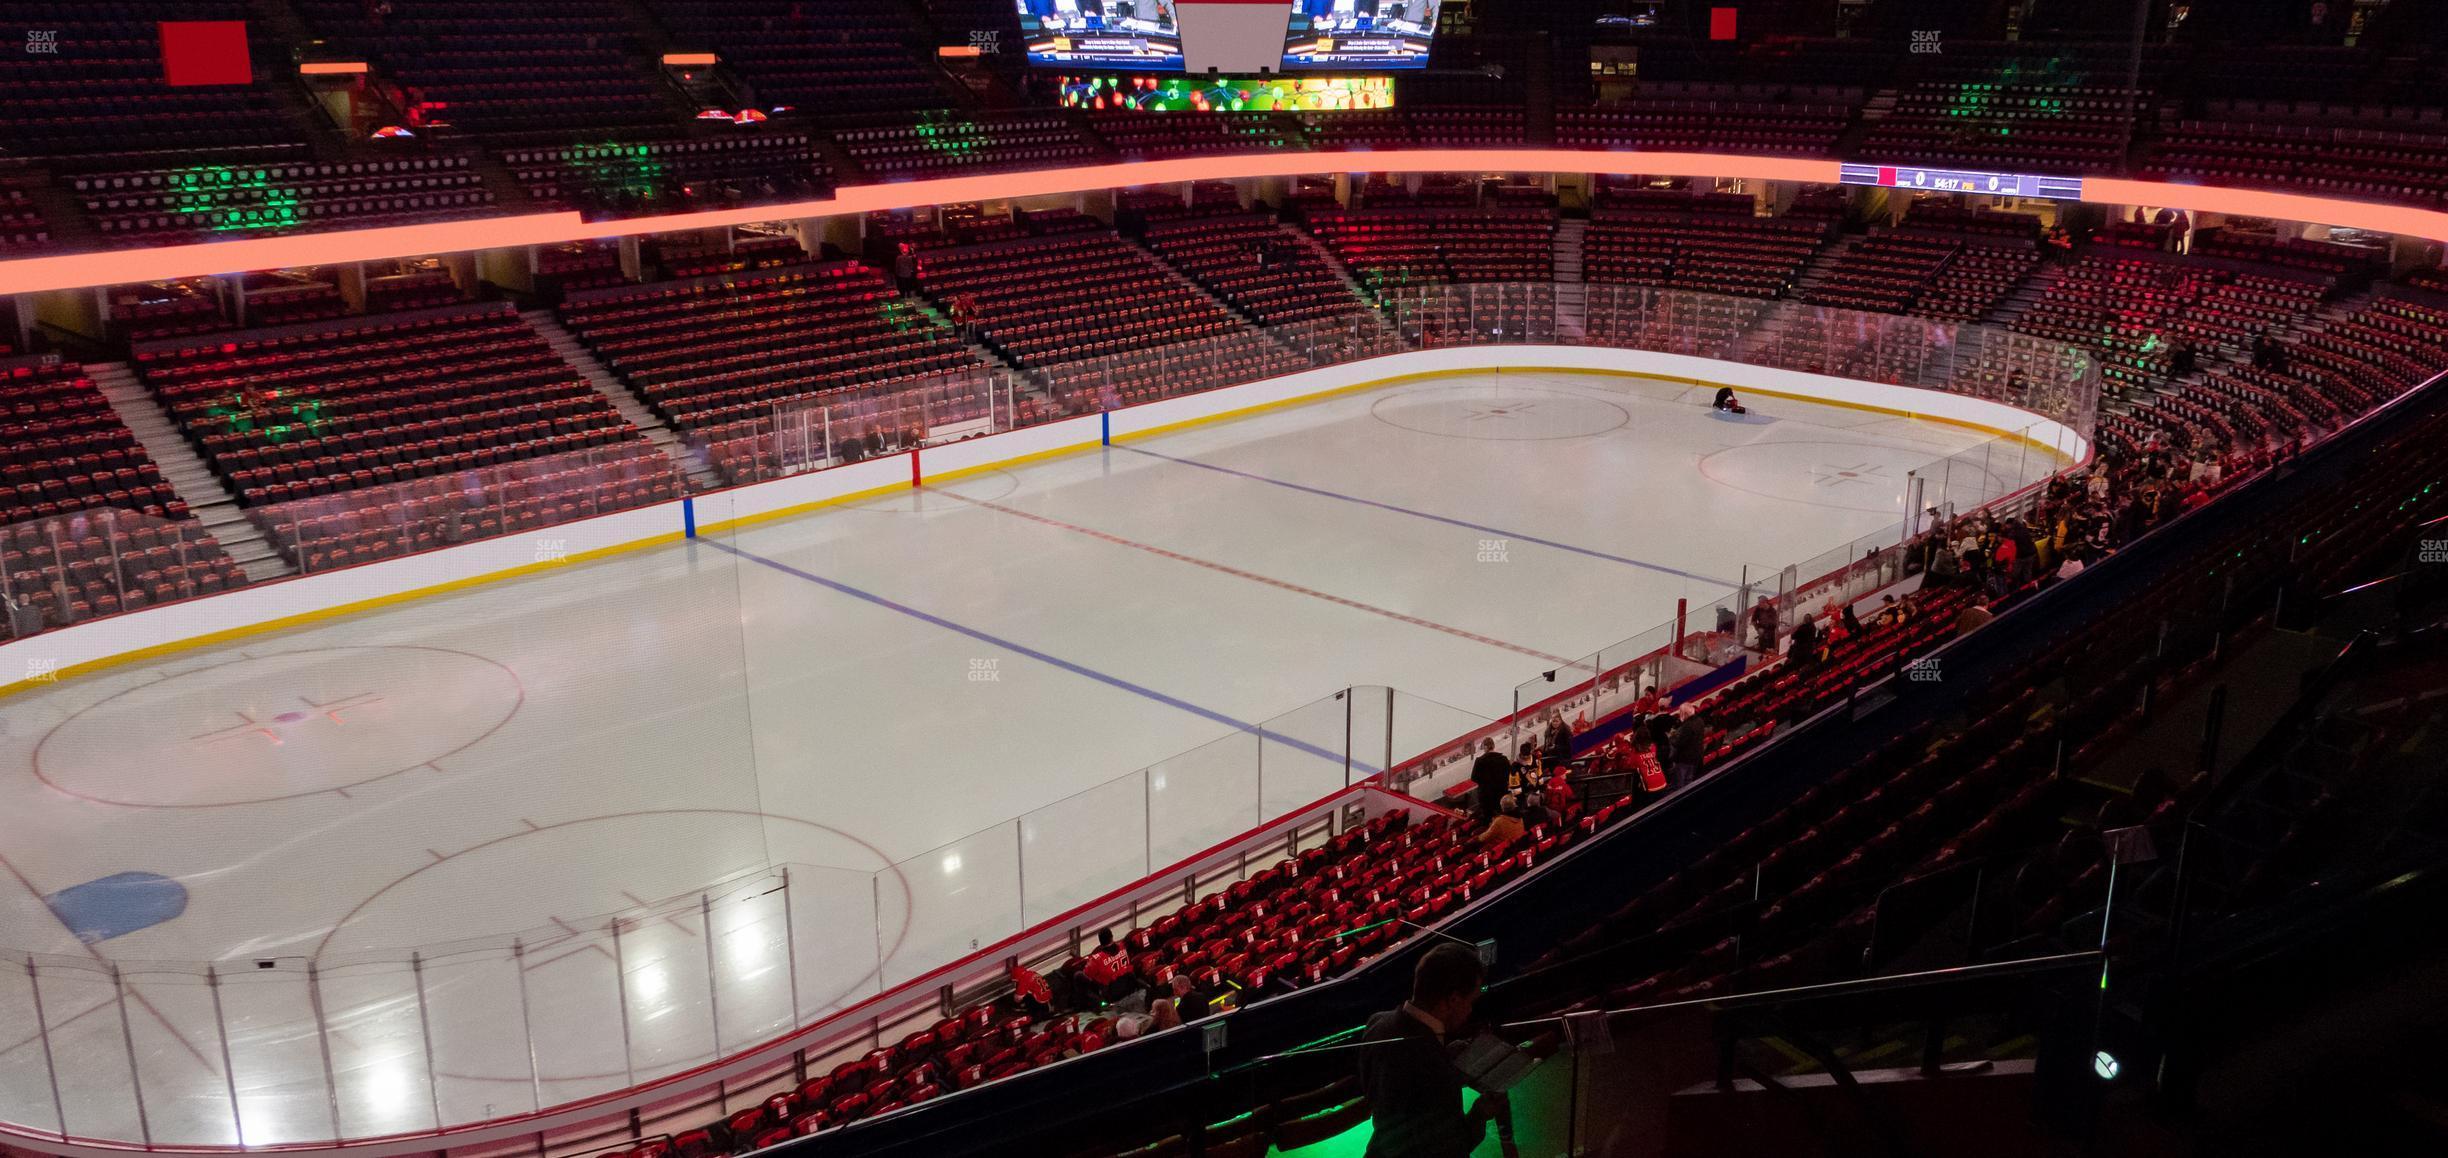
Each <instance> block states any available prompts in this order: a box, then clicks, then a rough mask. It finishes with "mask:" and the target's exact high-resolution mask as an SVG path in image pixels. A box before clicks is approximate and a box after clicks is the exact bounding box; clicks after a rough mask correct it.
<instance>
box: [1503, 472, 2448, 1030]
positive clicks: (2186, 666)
mask: <svg viewBox="0 0 2448 1158" xmlns="http://www.w3.org/2000/svg"><path fill="white" fill-rule="evenodd" d="M2374 461H2375V462H2376V463H2388V464H2389V465H2386V466H2381V467H2378V468H2376V469H2375V470H2374V471H2373V472H2372V473H2373V474H2374V475H2376V476H2384V477H2372V478H2367V479H2365V480H2362V481H2363V482H2364V483H2366V484H2368V485H2367V486H2357V487H2355V488H2351V490H2348V491H2342V492H2340V493H2339V494H2337V495H2336V496H2334V497H2332V498H2330V499H2328V500H2326V501H2324V502H2317V503H2311V504H2301V505H2298V506H2297V507H2296V508H2295V509H2292V510H2287V511H2284V512H2283V519H2282V521H2280V522H2279V523H2278V524H2277V525H2274V526H2261V527H2253V528H2249V529H2247V530H2246V531H2244V532H2242V533H2240V534H2239V535H2238V536H2237V537H2236V539H2235V540H2234V541H2232V542H2231V543H2230V544H2229V548H2230V549H2229V550H2226V551H2224V552H2212V551H2205V552H2204V557H2205V558H2211V557H2225V556H2237V557H2241V556H2245V555H2250V556H2252V557H2255V558H2259V559H2264V560H2266V561H2267V562H2269V563H2270V564H2272V565H2271V566H2268V567H2263V568H2257V569H2256V568H2245V569H2241V570H2238V569H2233V568H2225V567H2219V568H2201V569H2196V570H2192V571H2189V572H2185V573H2184V575H2185V577H2184V578H2183V579H2180V580H2178V581H2176V582H2172V583H2168V584H2165V585H2163V586H2161V587H2160V588H2158V589H2156V590H2154V591H2152V592H2150V593H2149V594H2148V595H2147V596H2146V597H2144V598H2142V599H2140V600H2135V601H2132V602H2129V603H2126V604H2122V605H2119V606H2117V607H2115V608H2113V609H2111V610H2110V612H2109V615H2108V618H2107V619H2105V620H2104V621H2101V622H2097V623H2092V624H2088V625H2085V626H2084V627H2083V628H2082V629H2080V630H2068V631H2067V632H2066V633H2065V634H2064V635H2063V636H2062V637H2061V639H2060V641H2059V642H2058V643H2057V644H2056V646H2055V647H2054V649H2053V650H2051V651H2049V652H2046V653H2044V654H2042V655H2041V656H2039V657H2038V658H2037V659H2035V660H2033V661H2032V662H2031V663H2029V664H2028V665H2027V666H2026V667H2025V669H2024V671H2023V673H2022V674H2021V675H2020V676H2019V677H2016V678H2008V679H2005V680H2001V681H2000V682H1999V685H1998V686H1999V688H2000V690H1999V691H1998V692H1996V693H1994V694H1993V695H1991V696H1989V697H1988V698H1987V701H1986V703H1985V705H1983V706H1981V707H1979V708H1977V709H1976V710H1975V711H1974V712H1973V713H1972V715H1971V718H1970V720H1969V722H1968V724H1967V725H1966V726H1964V727H1962V728H1960V729H1951V730H1944V731H1942V730H1940V729H1938V728H1935V727H1932V726H1930V725H1923V726H1922V727H1920V728H1919V729H1916V730H1915V731H1914V732H1912V733H1911V734H1909V735H1908V736H1907V737H1906V738H1905V740H1904V741H1902V742H1900V743H1897V744H1895V745H1892V746H1890V747H1888V748H1886V749H1884V750H1882V751H1880V752H1877V753H1873V754H1872V755H1870V756H1867V757H1864V758H1863V759H1862V760H1860V761H1857V762H1856V763H1854V764H1852V765H1849V766H1847V767H1846V768H1844V769H1841V770H1839V771H1837V772H1836V773H1835V774H1834V775H1833V776H1831V777H1830V778H1829V779H1827V780H1826V781H1825V782H1823V783H1820V784H1818V785H1815V786H1814V787H1812V788H1811V789H1809V790H1808V791H1806V792H1805V793H1803V794H1802V796H1800V797H1799V798H1798V799H1796V800H1794V801H1793V802H1791V803H1789V804H1787V805H1786V806H1784V807H1783V808H1781V809H1779V810H1778V811H1776V812H1775V813H1773V814H1772V815H1770V816H1768V817H1767V818H1765V819H1764V820H1762V821H1761V822H1759V823H1757V824H1754V825H1752V826H1750V827H1749V828H1747V829H1746V830H1745V831H1743V832H1742V833H1741V834H1739V835H1738V836H1737V837H1736V838H1735V839H1733V840H1731V841H1729V842H1727V843H1726V844H1724V845H1721V846H1720V847H1718V848H1717V849H1715V850H1713V851H1712V852H1710V853H1709V854H1708V855H1707V856H1705V857H1703V858H1702V859H1700V860H1699V861H1697V862H1694V863H1693V864H1692V865H1690V866H1689V867H1687V868H1685V869H1684V870H1682V871H1680V872H1678V873H1675V874H1673V875H1671V876H1669V877H1668V878H1667V879H1666V880H1664V881H1663V882H1661V883H1660V884H1658V885H1657V886H1654V887H1652V888H1649V889H1645V890H1643V891H1642V892H1641V893H1640V894H1639V895H1637V896H1635V897H1634V898H1632V899H1631V900H1630V901H1629V902H1627V903H1626V904H1624V905H1623V906H1621V907H1620V908H1618V909H1617V910H1616V911H1615V912H1614V913H1612V914H1610V915H1609V916H1608V917H1607V918H1605V919H1604V920H1602V921H1600V922H1598V923H1597V924H1595V925H1594V926H1593V927H1591V928H1590V929H1589V930H1588V931H1587V932H1585V933H1582V934H1579V935H1577V936H1575V937H1574V938H1572V939H1571V940H1569V941H1567V942H1566V943H1565V944H1564V945H1563V946H1561V947H1560V948H1559V949H1558V950H1557V951H1555V952H1554V953H1552V954H1550V955H1549V958H1548V960H1547V962H1543V963H1552V962H1554V961H1558V960H1561V959H1566V958H1570V957H1573V956H1577V955H1581V954H1585V953H1588V952H1592V951H1596V950H1599V949H1602V948H1604V947H1606V946H1608V945H1611V944H1614V943H1617V942H1620V941H1623V940H1626V939H1629V938H1636V937H1641V936H1647V935H1651V934H1654V933H1658V932H1664V931H1668V930H1673V929H1677V928H1683V927H1690V926H1692V925H1693V923H1695V922H1698V921H1702V920H1708V919H1712V918H1714V919H1718V920H1724V919H1727V918H1733V917H1742V918H1743V919H1741V920H1740V921H1739V923H1736V924H1734V925H1732V926H1731V929H1732V931H1731V933H1730V934H1729V936H1728V937H1727V938H1726V939H1725V940H1722V941H1719V942H1717V943H1716V944H1714V945H1711V946H1709V947H1707V948H1705V949H1703V950H1701V951H1700V952H1698V953H1697V954H1693V955H1691V956H1690V957H1688V958H1686V959H1683V960H1679V961H1676V962H1674V963H1673V964H1670V965H1668V966H1667V967H1665V968H1663V969H1659V970H1657V971H1655V972H1651V973H1649V974H1648V975H1646V976H1642V977H1637V978H1634V979H1629V980H1626V981H1621V982H1617V983H1615V984H1612V985H1609V986H1607V987H1606V988H1605V989H1604V990H1603V991H1602V992H1597V993H1593V994H1590V995H1589V996H1588V997H1587V998H1586V999H1584V1000H1579V1001H1572V1002H1567V1003H1564V1004H1562V1005H1561V1006H1559V1008H1561V1009H1572V1008H1599V1007H1604V1008H1618V1007H1622V1006H1625V1005H1639V1004H1646V1003H1651V1002H1658V1001H1670V1000H1678V999H1688V998H1695V997H1706V996H1712V995H1721V994H1724V993H1728V992H1739V991H1745V990H1752V989H1758V988H1768V987H1775V986H1780V985H1789V984H1803V983H1808V982H1810V981H1813V980H1818V979H1820V978H1822V977H1825V976H1828V975H1829V972H1828V971H1829V970H1831V969H1835V970H1844V971H1847V972H1850V971H1855V970H1858V969H1859V968H1860V964H1861V962H1862V961H1863V959H1864V957H1863V955H1864V953H1865V952H1866V951H1868V950H1870V949H1871V948H1873V947H1874V943H1873V940H1872V933H1873V928H1874V926H1873V920H1874V913H1875V912H1876V910H1877V904H1876V900H1877V897H1878V894H1879V893H1880V891H1881V890H1882V889H1883V888H1884V887H1885V886H1886V885H1887V884H1889V883H1890V882H1893V881H1897V880H1903V879H1910V878H1924V879H1926V878H1930V877H1931V876H1932V874H1936V873H1939V872H1942V871H1944V870H1947V869H1950V868H1953V867H1956V866H1960V865H1967V864H1971V863H1974V862H1978V861H1983V860H1987V861H1989V863H1990V864H1991V865H1992V866H1993V867H1992V869H1991V870H1990V872H1989V873H1987V874H1984V875H1985V877H1987V878H1988V880H1989V882H1990V883H1989V885H1988V887H1987V889H1986V890H1985V891H1984V894H1983V897H1984V899H1983V900H1982V901H1981V902H1980V905H1981V908H1982V912H1983V914H1984V918H1983V921H1982V925H1983V927H1984V928H1986V929H1987V930H1988V931H1989V936H1988V937H1986V938H1984V939H1983V940H1982V941H1981V942H1977V943H1974V944H1973V945H1972V946H1971V948H1972V949H1973V950H1974V951H1975V952H1984V953H1993V954H1995V955H1997V956H1999V957H2013V956H2023V955H2036V954H2044V953H2047V952H2052V951H2064V950H2065V949H2068V948H2078V947H2085V946H2089V945H2095V944H2097V937H2098V931H2099V929H2100V928H2101V925H2100V922H2099V919H2098V913H2099V908H2100V906H2101V905H2103V904H2104V903H2105V902H2106V894H2107V879H2106V878H2107V868H2108V866H2107V863H2106V859H2105V856H2104V854H2103V852H2102V847H2103V842H2102V840H2101V836H2100V834H2101V832H2102V831H2103V830H2105V829H2108V828H2114V827H2122V826H2127V825H2142V826H2145V827H2148V828H2149V829H2151V830H2152V832H2153V834H2154V835H2155V836H2156V837H2157V838H2158V839H2159V840H2161V841H2162V842H2171V841H2173V840H2174V839H2175V837H2176V829H2177V828H2178V827H2179V826H2180V825H2181V824H2182V823H2183V817H2184V815H2185V813H2186V812H2187V811H2188V810H2189V809H2190V806H2191V805H2192V804H2193V803H2194V802H2196V801H2198V800H2199V799H2200V798H2201V793H2202V792H2203V790H2204V788H2205V786H2206V783H2207V781H2206V779H2205V777H2204V776H2203V775H2202V774H2200V773H2194V774H2190V775H2177V776H2145V777H2144V778H2143V779H2142V780H2141V781H2140V782H2138V783H2135V784H2133V785H2131V786H2130V788H2127V787H2121V786H2118V785H2116V784H2113V783H2108V782H2094V781H2092V780H2089V779H2086V777H2087V776H2088V775H2089V774H2090V773H2092V772H2094V771H2095V770H2097V769H2099V768H2100V766H2101V765H2102V763H2103V762H2104V760H2105V759H2106V757H2107V756H2109V755H2110V754H2112V753H2114V752H2115V751H2116V749H2117V747H2118V746H2119V744H2121V743H2122V742H2123V740H2124V739H2125V738H2127V737H2129V736H2131V735H2134V734H2135V733H2137V732H2138V731H2139V729H2140V726H2141V725H2142V723H2143V722H2144V721H2145V720H2146V719H2147V718H2148V716H2147V712H2148V711H2149V708H2148V705H2151V704H2155V703H2161V702H2167V701H2170V700H2171V699H2172V698H2174V697H2175V696H2176V695H2177V694H2179V692H2180V691H2181V690H2182V689H2184V688H2186V687H2188V686H2189V685H2194V684H2198V683H2199V682H2200V680H2201V678H2202V673H2203V671H2204V668H2205V666H2206V663H2207V662H2208V660H2209V658H2210V649H2211V647H2212V646H2213V644H2212V641H2213V640H2214V639H2216V638H2217V637H2218V633H2216V632H2183V633H2177V634H2175V635H2174V636H2170V635H2169V634H2167V633H2162V632H2159V631H2156V630H2154V628H2155V626H2156V625H2157V624H2158V623H2160V622H2162V621H2164V620H2166V619H2168V618H2170V617H2172V616H2178V615H2182V614H2184V613H2187V612H2192V611H2197V610H2198V609H2200V608H2202V607H2211V606H2218V607H2225V606H2228V605H2229V604H2230V601H2232V604H2233V606H2235V607H2237V608H2248V607H2260V606H2266V605H2267V600H2266V598H2257V597H2251V596H2249V595H2247V594H2246V593H2245V592H2243V591H2241V590H2239V589H2236V588H2234V587H2232V586H2230V585H2233V584H2234V583H2235V582H2236V580H2237V577H2238V576H2243V577H2244V578H2245V582H2246V583H2247V584H2253V583H2260V584H2268V583H2271V582H2274V580H2275V576H2276V575H2277V574H2278V573H2279V572H2280V570H2281V569H2280V568H2278V567H2277V566H2275V564H2276V562H2277V561H2278V560H2279V559H2280V558H2290V557H2291V558H2295V559H2296V560H2297V561H2298V563H2299V564H2301V565H2302V566H2303V567H2304V569H2305V570H2306V571H2307V572H2310V573H2313V574H2317V575H2318V576H2319V578H2318V579H2316V580H2313V581H2311V582H2310V583H2309V584H2308V587H2309V589H2314V590H2327V589H2333V588H2334V586H2335V584H2336V583H2337V582H2339V581H2341V580H2342V578H2343V577H2344V576H2347V575H2349V574H2352V573H2353V572H2354V570H2355V568H2356V567H2357V566H2358V565H2359V564H2360V563H2361V562H2362V561H2364V560H2366V559H2369V558H2372V557H2375V556H2376V555H2378V554H2380V553H2382V552H2384V551H2385V550H2386V549H2387V548H2386V547H2385V546H2383V545H2384V544H2386V543H2388V542H2390V535H2391V532H2392V529H2393V528H2398V527H2402V526H2404V525H2407V524H2408V522H2409V515H2408V512H2407V509H2406V508H2405V507H2403V506H2401V505H2400V504H2399V503H2398V502H2397V501H2396V499H2395V495H2397V494H2399V493H2401V492H2403V491H2419V490H2422V489H2427V488H2426V487H2425V484H2426V482H2427V481H2428V480H2427V476H2426V475H2425V474H2424V470H2425V469H2426V468H2425V467H2424V466H2423V465H2422V464H2419V463H2408V462H2405V461H2403V460H2402V459H2375V460H2374ZM2373 496H2387V497H2386V499H2385V500H2375V498H2374V497H2373ZM2272 514H2273V515H2274V516H2276V515H2279V514H2281V513H2280V512H2272ZM2413 517H2415V518H2419V514H2417V515H2415V516H2413ZM2307 531H2309V532H2313V533H2312V534H2308V535H2307V534H2304V532H2307ZM2299 537H2300V539H2301V542H2302V543H2303V544H2317V546H2314V547H2312V548H2311V549H2308V550H2298V549H2296V548H2297V544H2296V542H2295V541H2296V540H2297V539H2298V538H2299ZM2256 576H2257V577H2258V578H2256ZM2262 594H2263V595H2266V592H2263V593H2262ZM2235 618H2237V619H2241V618H2242V614H2240V613H2237V614H2235ZM2267 622H2268V620H2267V616H2266V614H2263V615H2261V616H2260V617H2259V618H2258V619H2257V620H2255V621H2253V622H2250V623H2245V624H2244V625H2243V630H2245V631H2251V630H2254V629H2255V628H2257V627H2259V626H2266V624H2267ZM2228 642H2229V643H2230V644H2232V639H2230V640H2228ZM2171 643H2172V646H2171ZM2026 850H2028V851H2026ZM2161 883H2162V884H2164V883H2165V882H2164V881H2163V882H2161ZM1763 897H1764V898H1772V899H1769V900H1767V901H1765V903H1762V902H1761V901H1759V900H1757V899H1756V898H1763ZM1991 897H1995V898H1996V899H1997V900H1998V901H1999V902H2001V903H1998V904H1996V905H1994V906H1993V905H1992V904H1991V903H1990V900H1989V898H1991ZM2120 903H2122V902H2120ZM1746 907H1748V908H1750V910H1751V911H1750V913H1749V914H1748V915H1747V916H1744V915H1743V914H1742V910H1743V909H1744V908H1746ZM2134 927H2135V926H2134V925H2132V924H2130V923H2129V924H2128V925H2127V926H2126V928H2125V930H2121V931H2120V935H2121V936H2130V935H2132V934H2131V932H2130V930H2131V929H2132V928H2134ZM1912 932H1913V930H1911V929H1901V930H1899V929H1895V928H1887V929H1880V930H1878V935H1879V937H1880V938H1881V939H1884V940H1887V941H1888V942H1889V943H1890V944H1892V943H1893V942H1894V941H1897V940H1909V939H1910V937H1911V935H1912ZM2116 947H2118V946H2117V945H2116V944H2114V943H2112V945H2111V948H2112V949H2113V948H2116Z"/></svg>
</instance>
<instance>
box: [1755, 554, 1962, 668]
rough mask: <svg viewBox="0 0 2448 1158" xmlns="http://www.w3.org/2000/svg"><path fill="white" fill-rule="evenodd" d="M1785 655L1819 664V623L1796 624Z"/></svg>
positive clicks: (1807, 619) (1806, 618)
mask: <svg viewBox="0 0 2448 1158" xmlns="http://www.w3.org/2000/svg"><path fill="white" fill-rule="evenodd" d="M1938 554H1939V555H1940V556H1941V557H1943V556H1945V555H1946V554H1947V552H1945V551H1943V550H1942V551H1940V552H1938ZM1785 654H1786V656H1787V657H1788V658H1789V659H1791V660H1792V661H1793V662H1795V663H1797V664H1808V663H1816V662H1818V660H1819V621H1818V620H1815V619H1812V618H1811V617H1810V616H1808V615H1805V616H1803V617H1802V618H1801V620H1800V621H1799V622H1797V623H1795V624H1794V629H1793V637H1792V638H1791V639H1790V640H1788V641H1787V642H1786V644H1785Z"/></svg>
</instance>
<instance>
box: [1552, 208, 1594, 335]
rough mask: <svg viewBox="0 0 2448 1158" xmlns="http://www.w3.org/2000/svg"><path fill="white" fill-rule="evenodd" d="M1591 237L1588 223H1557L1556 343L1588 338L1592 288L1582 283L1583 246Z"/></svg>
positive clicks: (1571, 219) (1570, 219)
mask: <svg viewBox="0 0 2448 1158" xmlns="http://www.w3.org/2000/svg"><path fill="white" fill-rule="evenodd" d="M1588 234H1589V222H1588V221H1586V220H1583V219H1581V218H1579V217H1567V218H1564V219H1563V220H1561V221H1558V222H1556V231H1555V294H1556V341H1558V342H1562V343H1565V344H1567V345H1573V344H1578V343H1580V342H1583V341H1586V340H1587V339H1588V338H1589V286H1587V285H1585V284H1583V282H1582V280H1581V269H1582V265H1581V246H1582V242H1583V240H1584V239H1585V238H1586V237H1587V236H1588Z"/></svg>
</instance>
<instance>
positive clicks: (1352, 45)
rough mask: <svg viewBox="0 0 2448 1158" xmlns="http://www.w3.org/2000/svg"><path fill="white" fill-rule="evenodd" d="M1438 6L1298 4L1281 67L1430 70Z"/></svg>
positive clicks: (1415, 0)
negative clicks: (1429, 60)
mask: <svg viewBox="0 0 2448 1158" xmlns="http://www.w3.org/2000/svg"><path fill="white" fill-rule="evenodd" d="M1436 26H1437V0H1296V2H1295V3H1294V5H1293V8H1292V24H1291V27H1290V28H1288V29H1286V30H1285V34H1284V54H1283V66H1284V67H1285V68H1287V69H1293V68H1426V67H1428V42H1429V40H1430V39H1431V38H1433V37H1434V36H1435V35H1436Z"/></svg>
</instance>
